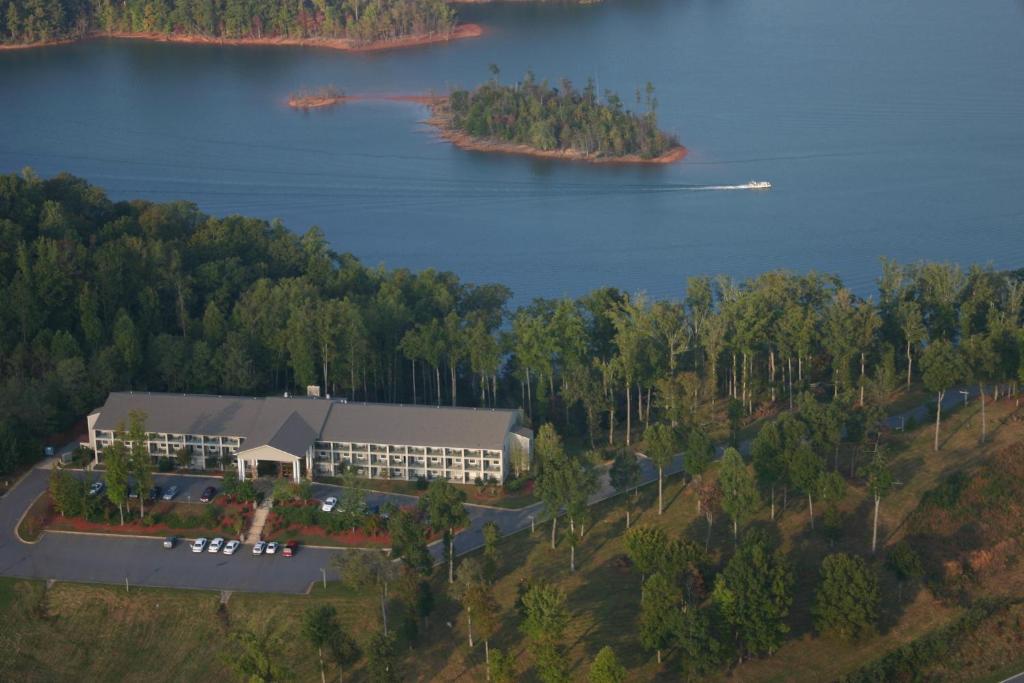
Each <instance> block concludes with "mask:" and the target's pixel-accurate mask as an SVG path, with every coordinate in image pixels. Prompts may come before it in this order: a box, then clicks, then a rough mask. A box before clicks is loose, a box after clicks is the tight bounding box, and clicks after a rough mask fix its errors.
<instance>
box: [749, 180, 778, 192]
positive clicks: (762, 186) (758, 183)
mask: <svg viewBox="0 0 1024 683" xmlns="http://www.w3.org/2000/svg"><path fill="white" fill-rule="evenodd" d="M747 187H748V188H750V189H751V190H770V189H772V184H771V183H769V182H768V181H767V180H751V181H750V182H749V183H747Z"/></svg>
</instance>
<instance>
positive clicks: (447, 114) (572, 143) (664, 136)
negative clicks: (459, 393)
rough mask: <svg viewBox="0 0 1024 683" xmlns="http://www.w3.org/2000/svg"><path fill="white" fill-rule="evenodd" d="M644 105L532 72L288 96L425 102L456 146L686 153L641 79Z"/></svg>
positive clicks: (549, 155)
mask: <svg viewBox="0 0 1024 683" xmlns="http://www.w3.org/2000/svg"><path fill="white" fill-rule="evenodd" d="M646 93H647V94H646V97H645V99H643V100H640V98H638V101H643V102H644V103H645V104H646V109H647V111H646V112H645V113H643V114H635V113H633V112H630V111H628V110H626V109H624V107H623V105H622V101H621V99H620V98H619V97H618V95H616V94H615V93H612V92H610V91H609V92H606V93H605V97H604V99H603V100H599V99H598V97H597V94H596V87H595V86H594V84H593V83H592V82H588V83H587V85H586V87H585V88H583V90H576V89H574V88H573V86H572V84H571V83H569V82H568V81H562V83H561V84H560V87H559V88H554V87H551V86H549V85H548V83H547V81H544V82H541V83H537V82H536V81H535V79H534V78H533V76H532V74H527V76H526V78H525V79H524V80H523V81H522V82H521V83H517V84H515V85H509V86H505V85H500V84H499V83H497V81H496V80H491V81H489V82H488V83H486V84H484V85H482V86H480V87H478V88H476V89H475V90H472V91H468V90H455V91H453V92H452V93H451V94H449V95H447V96H442V95H433V94H426V95H381V94H363V95H349V94H346V93H345V92H344V91H342V90H339V89H338V88H335V87H333V86H327V87H322V88H318V89H315V90H300V91H298V92H296V93H293V94H292V95H291V96H289V98H288V106H289V107H292V108H293V109H304V110H308V109H321V108H326V107H331V106H334V105H337V104H344V103H346V102H354V101H367V100H377V101H392V102H414V103H416V104H422V105H426V106H428V107H430V111H431V115H430V118H429V119H428V120H427V123H428V124H430V125H431V126H433V127H434V128H435V129H437V130H438V132H439V134H440V136H441V137H442V138H443V139H445V140H447V141H448V142H451V143H452V144H453V145H455V146H456V147H458V148H460V149H465V150H471V151H477V152H492V153H500V154H517V155H523V156H532V157H539V158H545V159H561V160H566V161H585V162H588V163H597V164H670V163H673V162H676V161H679V160H680V159H682V158H683V157H685V156H686V148H685V147H683V146H682V145H681V144H680V143H679V141H678V140H677V139H676V137H675V136H674V135H671V134H669V133H666V132H664V131H662V130H660V129H659V128H658V121H657V115H656V113H655V110H656V109H657V100H656V99H655V98H654V88H653V86H651V85H650V84H648V86H647V88H646Z"/></svg>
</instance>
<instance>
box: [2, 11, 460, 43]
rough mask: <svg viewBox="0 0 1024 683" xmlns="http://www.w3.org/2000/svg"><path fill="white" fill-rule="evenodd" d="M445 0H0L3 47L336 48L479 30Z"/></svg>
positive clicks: (437, 37)
mask: <svg viewBox="0 0 1024 683" xmlns="http://www.w3.org/2000/svg"><path fill="white" fill-rule="evenodd" d="M479 33H480V29H479V27H476V26H472V25H467V26H458V27H457V26H456V19H455V11H454V10H452V9H451V8H450V7H449V6H448V5H447V4H446V3H445V2H444V0H323V1H320V2H312V1H311V0H298V1H297V2H283V1H282V0H253V1H251V2H242V1H241V0H210V1H209V2H197V1H196V0H126V1H125V2H112V1H111V0H81V1H79V0H0V45H4V46H8V47H11V46H32V45H45V44H50V43H55V42H67V41H72V40H76V39H80V38H87V37H93V36H111V37H133V38H149V39H158V40H174V41H180V42H226V43H255V44H302V45H306V44H311V45H323V46H326V47H334V48H338V49H368V48H372V47H374V46H394V45H396V44H397V45H411V44H420V43H426V42H435V41H439V40H448V39H450V38H456V37H467V36H472V35H479Z"/></svg>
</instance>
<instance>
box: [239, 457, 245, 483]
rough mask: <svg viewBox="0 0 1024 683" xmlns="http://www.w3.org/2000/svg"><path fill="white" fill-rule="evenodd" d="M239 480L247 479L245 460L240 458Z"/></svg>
mask: <svg viewBox="0 0 1024 683" xmlns="http://www.w3.org/2000/svg"><path fill="white" fill-rule="evenodd" d="M238 480H239V481H245V461H244V460H242V459H241V458H238Z"/></svg>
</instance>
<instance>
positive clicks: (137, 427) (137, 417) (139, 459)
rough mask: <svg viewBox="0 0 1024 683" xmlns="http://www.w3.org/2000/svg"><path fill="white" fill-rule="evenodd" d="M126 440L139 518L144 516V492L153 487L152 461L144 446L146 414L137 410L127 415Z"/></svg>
mask: <svg viewBox="0 0 1024 683" xmlns="http://www.w3.org/2000/svg"><path fill="white" fill-rule="evenodd" d="M128 440H129V441H130V442H131V452H130V454H129V460H128V470H129V472H130V474H131V475H132V476H133V477H134V478H135V486H136V487H137V488H138V491H139V517H144V516H145V515H146V492H147V491H149V489H151V488H152V487H153V460H152V458H151V457H150V455H149V448H148V447H147V445H146V414H145V413H143V412H140V411H137V410H133V411H131V412H130V413H128Z"/></svg>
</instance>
